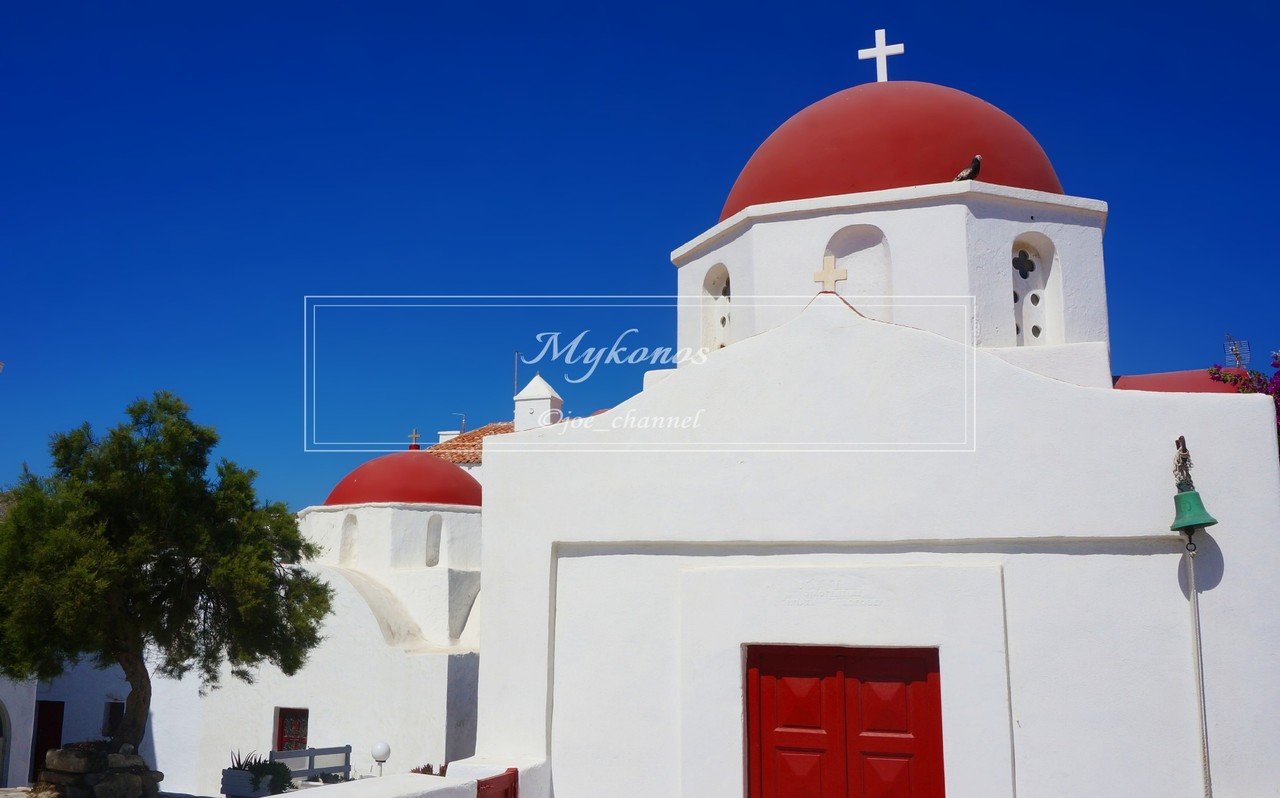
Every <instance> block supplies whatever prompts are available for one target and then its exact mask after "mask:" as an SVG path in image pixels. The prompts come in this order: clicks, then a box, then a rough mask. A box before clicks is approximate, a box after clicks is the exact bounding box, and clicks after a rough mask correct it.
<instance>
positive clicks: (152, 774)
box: [145, 770, 164, 784]
mask: <svg viewBox="0 0 1280 798" xmlns="http://www.w3.org/2000/svg"><path fill="white" fill-rule="evenodd" d="M145 778H149V779H151V780H152V781H154V782H155V783H157V784H159V783H160V782H162V781H164V773H162V772H161V771H159V770H148V771H147V775H146V777H145Z"/></svg>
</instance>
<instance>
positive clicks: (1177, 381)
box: [1115, 368, 1244, 393]
mask: <svg viewBox="0 0 1280 798" xmlns="http://www.w3.org/2000/svg"><path fill="white" fill-rule="evenodd" d="M1223 371H1224V372H1229V373H1236V374H1243V373H1244V369H1236V368H1224V369H1223ZM1115 387H1116V388H1118V389H1120V390H1122V391H1160V392H1164V393H1236V388H1235V386H1234V385H1227V384H1226V383H1224V382H1214V381H1213V380H1212V379H1211V378H1210V377H1209V369H1207V368H1206V369H1192V370H1190V371H1165V372H1161V373H1159V374H1128V375H1124V376H1120V377H1116V378H1115Z"/></svg>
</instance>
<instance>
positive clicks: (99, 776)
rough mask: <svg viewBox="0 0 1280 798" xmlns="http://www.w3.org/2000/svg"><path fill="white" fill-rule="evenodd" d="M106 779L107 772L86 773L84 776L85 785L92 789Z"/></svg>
mask: <svg viewBox="0 0 1280 798" xmlns="http://www.w3.org/2000/svg"><path fill="white" fill-rule="evenodd" d="M106 777H107V771H105V770H99V771H97V772H96V773H86V774H84V783H85V784H88V785H89V786H90V787H93V786H94V785H96V784H97V783H98V782H100V781H102V780H103V779H105V778H106Z"/></svg>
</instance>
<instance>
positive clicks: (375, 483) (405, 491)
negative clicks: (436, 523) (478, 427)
mask: <svg viewBox="0 0 1280 798" xmlns="http://www.w3.org/2000/svg"><path fill="white" fill-rule="evenodd" d="M367 502H403V503H406V504H469V505H473V506H476V507H479V506H480V483H479V482H476V480H475V477H473V476H471V475H470V474H468V473H467V472H466V471H464V470H462V469H461V468H459V467H458V466H456V465H454V464H453V463H449V462H446V461H444V460H441V459H440V458H439V457H436V456H435V455H434V454H428V453H427V452H423V451H407V452H396V453H394V454H387V455H383V456H382V457H378V458H375V459H373V460H370V461H369V462H367V463H365V464H364V465H362V466H360V467H358V468H356V469H355V470H354V471H352V472H351V473H350V474H347V475H346V476H345V477H343V478H342V481H341V482H339V483H338V484H337V485H336V486H335V487H334V489H333V491H332V492H331V493H330V494H329V498H327V499H325V500H324V503H325V504H365V503H367Z"/></svg>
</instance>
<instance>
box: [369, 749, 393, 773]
mask: <svg viewBox="0 0 1280 798" xmlns="http://www.w3.org/2000/svg"><path fill="white" fill-rule="evenodd" d="M369 756H371V757H373V761H374V762H377V763H378V775H379V776H381V775H382V763H383V762H386V761H387V760H388V759H390V758H391V746H389V745H387V744H386V743H385V742H376V743H374V744H373V748H371V749H369Z"/></svg>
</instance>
